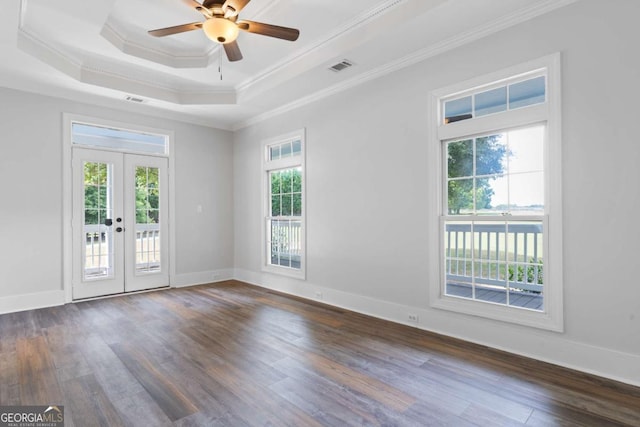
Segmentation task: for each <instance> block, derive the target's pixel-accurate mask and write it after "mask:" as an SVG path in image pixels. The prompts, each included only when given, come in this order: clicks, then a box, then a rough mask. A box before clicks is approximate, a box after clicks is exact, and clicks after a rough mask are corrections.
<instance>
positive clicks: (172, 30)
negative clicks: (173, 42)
mask: <svg viewBox="0 0 640 427" xmlns="http://www.w3.org/2000/svg"><path fill="white" fill-rule="evenodd" d="M200 28H202V22H192V23H191V24H183V25H176V26H175V27H167V28H159V29H157V30H151V31H149V34H150V35H152V36H154V37H164V36H170V35H172V34H178V33H184V32H186V31H193V30H199V29H200Z"/></svg>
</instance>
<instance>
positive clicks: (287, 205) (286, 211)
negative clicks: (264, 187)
mask: <svg viewBox="0 0 640 427" xmlns="http://www.w3.org/2000/svg"><path fill="white" fill-rule="evenodd" d="M281 209H282V210H281V212H280V215H282V216H290V215H291V194H284V195H283V196H282V207H281Z"/></svg>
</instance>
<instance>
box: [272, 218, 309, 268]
mask: <svg viewBox="0 0 640 427" xmlns="http://www.w3.org/2000/svg"><path fill="white" fill-rule="evenodd" d="M267 227H269V230H270V233H269V235H270V236H271V238H270V241H269V246H268V247H269V248H270V251H271V253H270V258H271V264H275V265H282V266H286V267H291V268H300V262H301V259H302V222H301V221H300V220H297V219H271V218H269V219H268V220H267Z"/></svg>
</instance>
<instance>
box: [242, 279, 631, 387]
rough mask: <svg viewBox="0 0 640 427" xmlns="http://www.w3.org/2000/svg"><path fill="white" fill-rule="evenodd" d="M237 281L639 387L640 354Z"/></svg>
mask: <svg viewBox="0 0 640 427" xmlns="http://www.w3.org/2000/svg"><path fill="white" fill-rule="evenodd" d="M235 278H236V279H237V280H239V281H242V282H246V283H250V284H253V285H256V286H260V287H263V288H267V289H271V290H274V291H279V292H283V293H287V294H290V295H295V296H297V297H301V298H306V299H309V300H314V301H318V302H322V303H324V304H329V305H332V306H335V307H340V308H344V309H347V310H350V311H355V312H358V313H362V314H366V315H369V316H372V317H376V318H380V319H384V320H389V321H392V322H395V323H401V324H405V325H408V326H412V327H416V328H419V329H423V330H426V331H430V332H435V333H438V334H442V335H446V336H450V337H453V338H458V339H461V340H464V341H469V342H473V343H476V344H480V345H484V346H488V347H492V348H495V349H498V350H503V351H506V352H509V353H513V354H518V355H521V356H525V357H529V358H532V359H536V360H540V361H543V362H548V363H552V364H554V365H559V366H563V367H566V368H570V369H574V370H577V371H582V372H586V373H589V374H593V375H597V376H601V377H605V378H609V379H612V380H615V381H620V382H623V383H627V384H630V385H634V386H637V387H640V355H637V354H631V353H624V352H620V351H616V350H612V349H608V348H604V347H599V346H594V345H591V344H586V343H581V342H576V341H572V340H570V339H567V338H566V337H565V334H558V333H554V332H547V331H540V330H537V329H533V328H527V327H523V326H517V325H511V324H503V323H501V322H496V321H492V320H487V319H481V318H477V317H472V316H467V315H463V314H458V313H453V312H448V311H443V310H437V309H432V308H428V309H425V308H419V307H412V306H405V305H401V304H395V303H390V302H386V301H382V300H378V299H374V298H371V297H366V296H362V295H355V294H351V293H347V292H342V291H339V290H336V289H330V288H324V287H320V286H317V285H313V284H312V283H309V282H302V281H299V280H295V279H290V278H287V277H280V276H276V275H273V274H268V273H262V272H254V271H249V270H244V269H236V270H235ZM318 296H321V297H318ZM408 313H412V314H415V315H417V316H418V319H419V320H418V322H410V321H409V319H408Z"/></svg>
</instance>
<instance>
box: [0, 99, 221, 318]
mask: <svg viewBox="0 0 640 427" xmlns="http://www.w3.org/2000/svg"><path fill="white" fill-rule="evenodd" d="M63 113H74V114H82V115H85V116H92V117H98V118H102V119H108V120H114V121H120V122H125V123H132V124H139V125H144V126H149V127H156V128H161V129H169V130H173V131H174V132H175V141H174V144H175V171H174V172H173V173H174V176H175V182H176V194H175V200H176V218H175V222H174V225H175V230H176V249H177V250H176V254H174V255H175V256H174V260H173V261H174V262H175V263H176V264H175V265H176V278H175V279H176V280H175V282H176V284H177V285H186V284H193V283H203V282H209V281H211V280H212V279H213V276H214V274H218V275H219V276H218V278H222V276H223V275H224V274H225V271H226V272H232V268H233V227H232V224H233V191H232V187H231V180H232V178H233V161H232V156H233V148H232V135H231V134H230V133H229V132H226V131H221V130H215V129H211V128H206V127H201V126H195V125H189V124H184V123H180V122H172V121H168V120H164V119H156V118H151V117H147V116H142V115H136V114H131V113H124V112H119V111H115V110H110V109H106V108H101V107H96V106H91V105H86V104H80V103H75V102H70V101H66V100H62V99H57V98H50V97H44V96H39V95H34V94H30V93H25V92H19V91H14V90H9V89H0V312H3V311H13V310H17V309H24V308H29V307H33V306H44V305H50V304H51V303H52V301H54V300H55V299H56V298H59V297H61V295H62V293H61V290H62V289H63V283H62V269H63V264H62V263H63V259H62V233H63V231H62V202H63V194H62V191H63V188H62V173H63V167H66V165H63V160H62V152H63V151H62V148H63V142H62V123H63V118H62V115H63ZM198 205H200V206H202V213H198V211H197V207H198ZM229 274H232V273H229Z"/></svg>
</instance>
